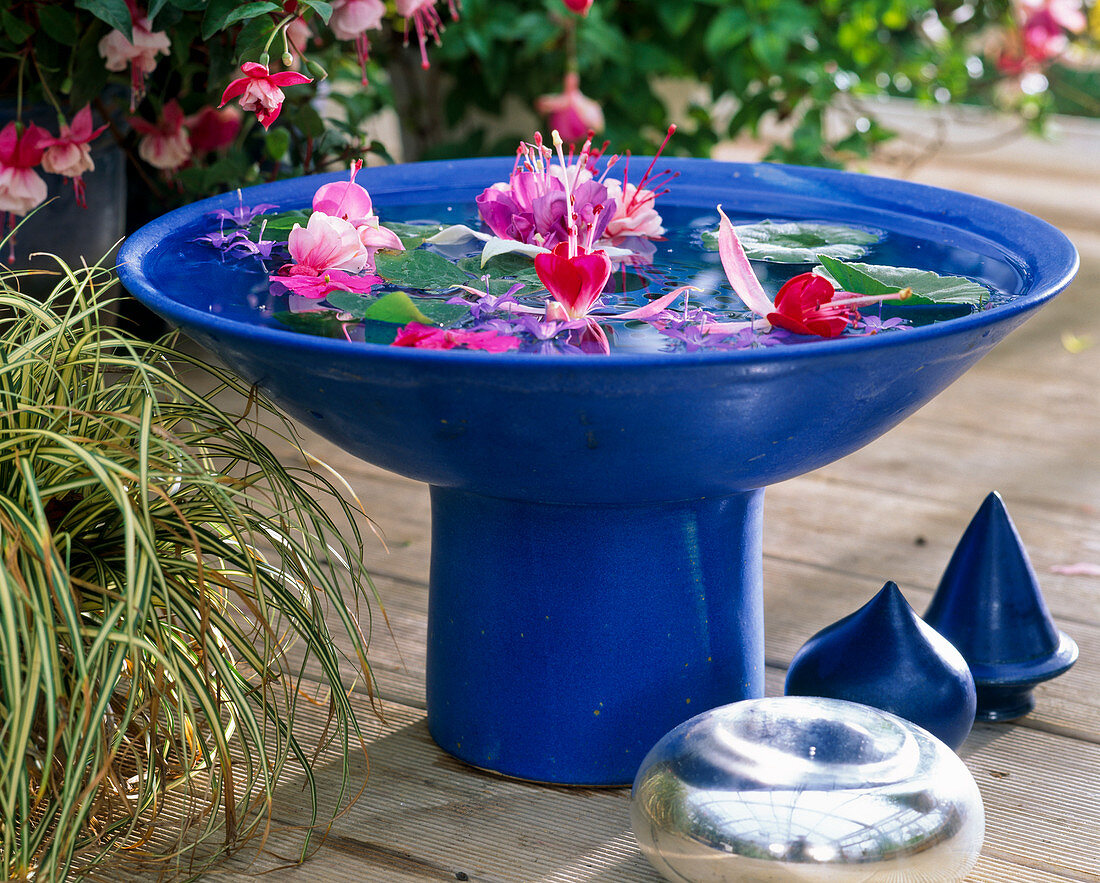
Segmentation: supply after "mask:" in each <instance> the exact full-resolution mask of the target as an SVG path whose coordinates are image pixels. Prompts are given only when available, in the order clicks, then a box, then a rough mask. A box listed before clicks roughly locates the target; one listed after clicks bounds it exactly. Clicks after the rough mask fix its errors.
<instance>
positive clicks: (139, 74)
mask: <svg viewBox="0 0 1100 883" xmlns="http://www.w3.org/2000/svg"><path fill="white" fill-rule="evenodd" d="M127 6H129V7H130V15H131V19H132V29H131V36H132V37H133V39H132V40H128V39H127V38H126V35H125V34H123V33H122V31H119V30H112V31H111V32H110V33H109V34H107V36H106V37H104V38H103V39H101V40H100V41H99V54H100V55H101V56H102V57H103V63H104V67H106V68H107V70H109V71H115V72H118V71H124V70H126V66H127V65H129V67H130V86H131V88H130V110H131V112H132V111H133V110H134V108H135V107H136V106H137V102H138V101H139V100H140V99H141V96H142V95H144V94H145V78H146V77H147V76H149V74H151V73H152V72H153V69H154V68H155V67H156V66H157V56H158V55H161V54H165V55H166V54H167V53H168V50H169V49H171V48H172V41H171V40H169V39H168V35H167V34H166V33H165V32H164V31H152V30H150V27H149V19H148V18H147V17H145V16H142V15H140V14H139V13H138V10H137V7H136V5H134V3H133V2H132V0H127Z"/></svg>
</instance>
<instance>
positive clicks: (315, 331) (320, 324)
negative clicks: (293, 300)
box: [274, 310, 346, 338]
mask: <svg viewBox="0 0 1100 883" xmlns="http://www.w3.org/2000/svg"><path fill="white" fill-rule="evenodd" d="M274 317H275V319H276V320H277V321H278V322H281V323H282V324H283V325H285V326H286V327H287V328H289V329H290V330H291V331H300V332H302V333H303V334H312V335H315V336H316V337H340V338H342V337H344V325H345V324H346V323H345V322H343V321H342V320H340V319H339V318H338V317H337V315H336V313H334V312H333V311H332V310H310V311H308V312H305V313H292V312H290V311H283V312H278V313H275V316H274Z"/></svg>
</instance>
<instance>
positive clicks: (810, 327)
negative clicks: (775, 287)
mask: <svg viewBox="0 0 1100 883" xmlns="http://www.w3.org/2000/svg"><path fill="white" fill-rule="evenodd" d="M835 294H836V289H835V288H833V284H832V283H831V282H830V281H829V280H828V279H826V278H825V277H824V276H815V275H814V274H813V273H800V274H799V275H797V276H795V277H794V278H793V279H788V280H787V281H786V282H785V283H784V284H783V287H782V288H780V289H779V293H778V294H776V296H775V310H774V311H773V312H771V313H768V316H767V318H768V321H769V322H771V324H772V325H777V326H778V327H780V328H786V329H787V330H788V331H793V332H794V333H795V334H816V335H817V336H818V337H825V338H830V337H839V336H840V335H841V334H843V333H844V330H845V329H846V328H847V327H848V326H849V325H850V324H852V322H853V321H854V320H855V318H857V317H858V315H859V314H858V313H855V312H853V311H852V310H851V309H850V308H848V306H847V305H846V304H844V303H843V302H841V303H839V304H834V303H833V302H832V301H833V295H835Z"/></svg>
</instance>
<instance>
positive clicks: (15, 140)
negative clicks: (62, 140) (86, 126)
mask: <svg viewBox="0 0 1100 883" xmlns="http://www.w3.org/2000/svg"><path fill="white" fill-rule="evenodd" d="M49 135H50V133H49V132H47V131H46V130H45V129H43V128H41V127H40V126H35V125H30V126H27V127H26V128H22V127H21V126H20V125H19V124H18V123H16V122H10V123H8V124H7V125H6V126H4V128H3V130H0V212H8V213H9V214H12V215H25V214H26V213H27V212H29V211H30V210H31V209H33V208H34V207H35V206H36V205H39V204H40V203H42V202H43V201H45V199H46V182H45V181H43V180H42V176H41V175H39V174H38V172H36V171H35V170H34V167H35V166H36V165H38V164H39V163H40V162H41V161H42V155H43V152H44V151H43V148H42V142H43V141H44V140H45V139H47V138H49Z"/></svg>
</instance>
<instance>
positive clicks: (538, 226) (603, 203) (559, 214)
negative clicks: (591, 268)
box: [476, 133, 616, 249]
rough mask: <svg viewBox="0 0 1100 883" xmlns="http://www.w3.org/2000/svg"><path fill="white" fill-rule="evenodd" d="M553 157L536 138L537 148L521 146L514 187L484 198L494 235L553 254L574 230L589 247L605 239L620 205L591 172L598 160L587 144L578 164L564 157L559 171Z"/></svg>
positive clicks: (480, 200)
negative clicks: (534, 246) (605, 232)
mask: <svg viewBox="0 0 1100 883" xmlns="http://www.w3.org/2000/svg"><path fill="white" fill-rule="evenodd" d="M552 156H553V154H552V152H551V151H550V149H549V148H548V147H546V146H545V145H543V143H542V138H541V136H540V135H538V134H537V133H536V135H535V141H534V143H533V144H527V143H526V142H524V143H521V144H520V146H519V149H518V150H517V151H516V163H515V165H514V166H513V168H512V173H511V175H510V176H509V178H508V181H507V182H506V183H504V182H502V183H498V184H493V185H492V186H491V187H488V188H486V189H485V190H483V191H482V192H481V193H480V194H479V195H478V197H477V199H476V203H477V209H478V214H480V215H481V219H482V220H483V221H484V222H485V223H486V225H487V226H488V227H489V229H490V230H492V231H493V233H494V235H496V236H499V237H501V238H502V239H514V240H516V241H517V242H526V243H528V244H530V245H540V246H542V247H543V248H551V249H552V248H554V246H556V245H557V244H558V243H559V242H563V241H565V240H566V238H567V237H568V230H569V226H570V224H574V225H576V227H577V234H578V237H579V238H580V239H581V240H584V241H586V242H595V241H597V240H599V239H600V238H601V237H602V236H603V235H604V231H605V230H606V228H607V224H608V222H609V221H610V220H611V216H612V215H613V214H614V213H615V211H616V205H615V202H614V200H612V199H611V198H610V197H609V196H608V193H607V187H605V186H604V184H603V183H602V182H601V181H600V180H598V179H596V178H595V176H594V174H593V172H592V169H591V167H590V164H591V162H592V161H593V160H595V159H596V158H597V157H598V154H596V153H593V152H592V145H591V144H590V143H589V142H587V141H586V142H585V144H584V145H583V146H582V148H581V152H580V155H579V156H578V157H577V159H576V160H575V161H572V162H570V163H568V164H567V163H566V162H565V159H564V156H561V157H559V159H560V163H559V164H558V165H553V164H552V163H551V162H550V161H549V160H550V158H551V157H552ZM604 174H605V175H606V171H605V173H604ZM570 202H572V205H573V208H572V210H570V208H569V206H570ZM574 216H575V217H574Z"/></svg>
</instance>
